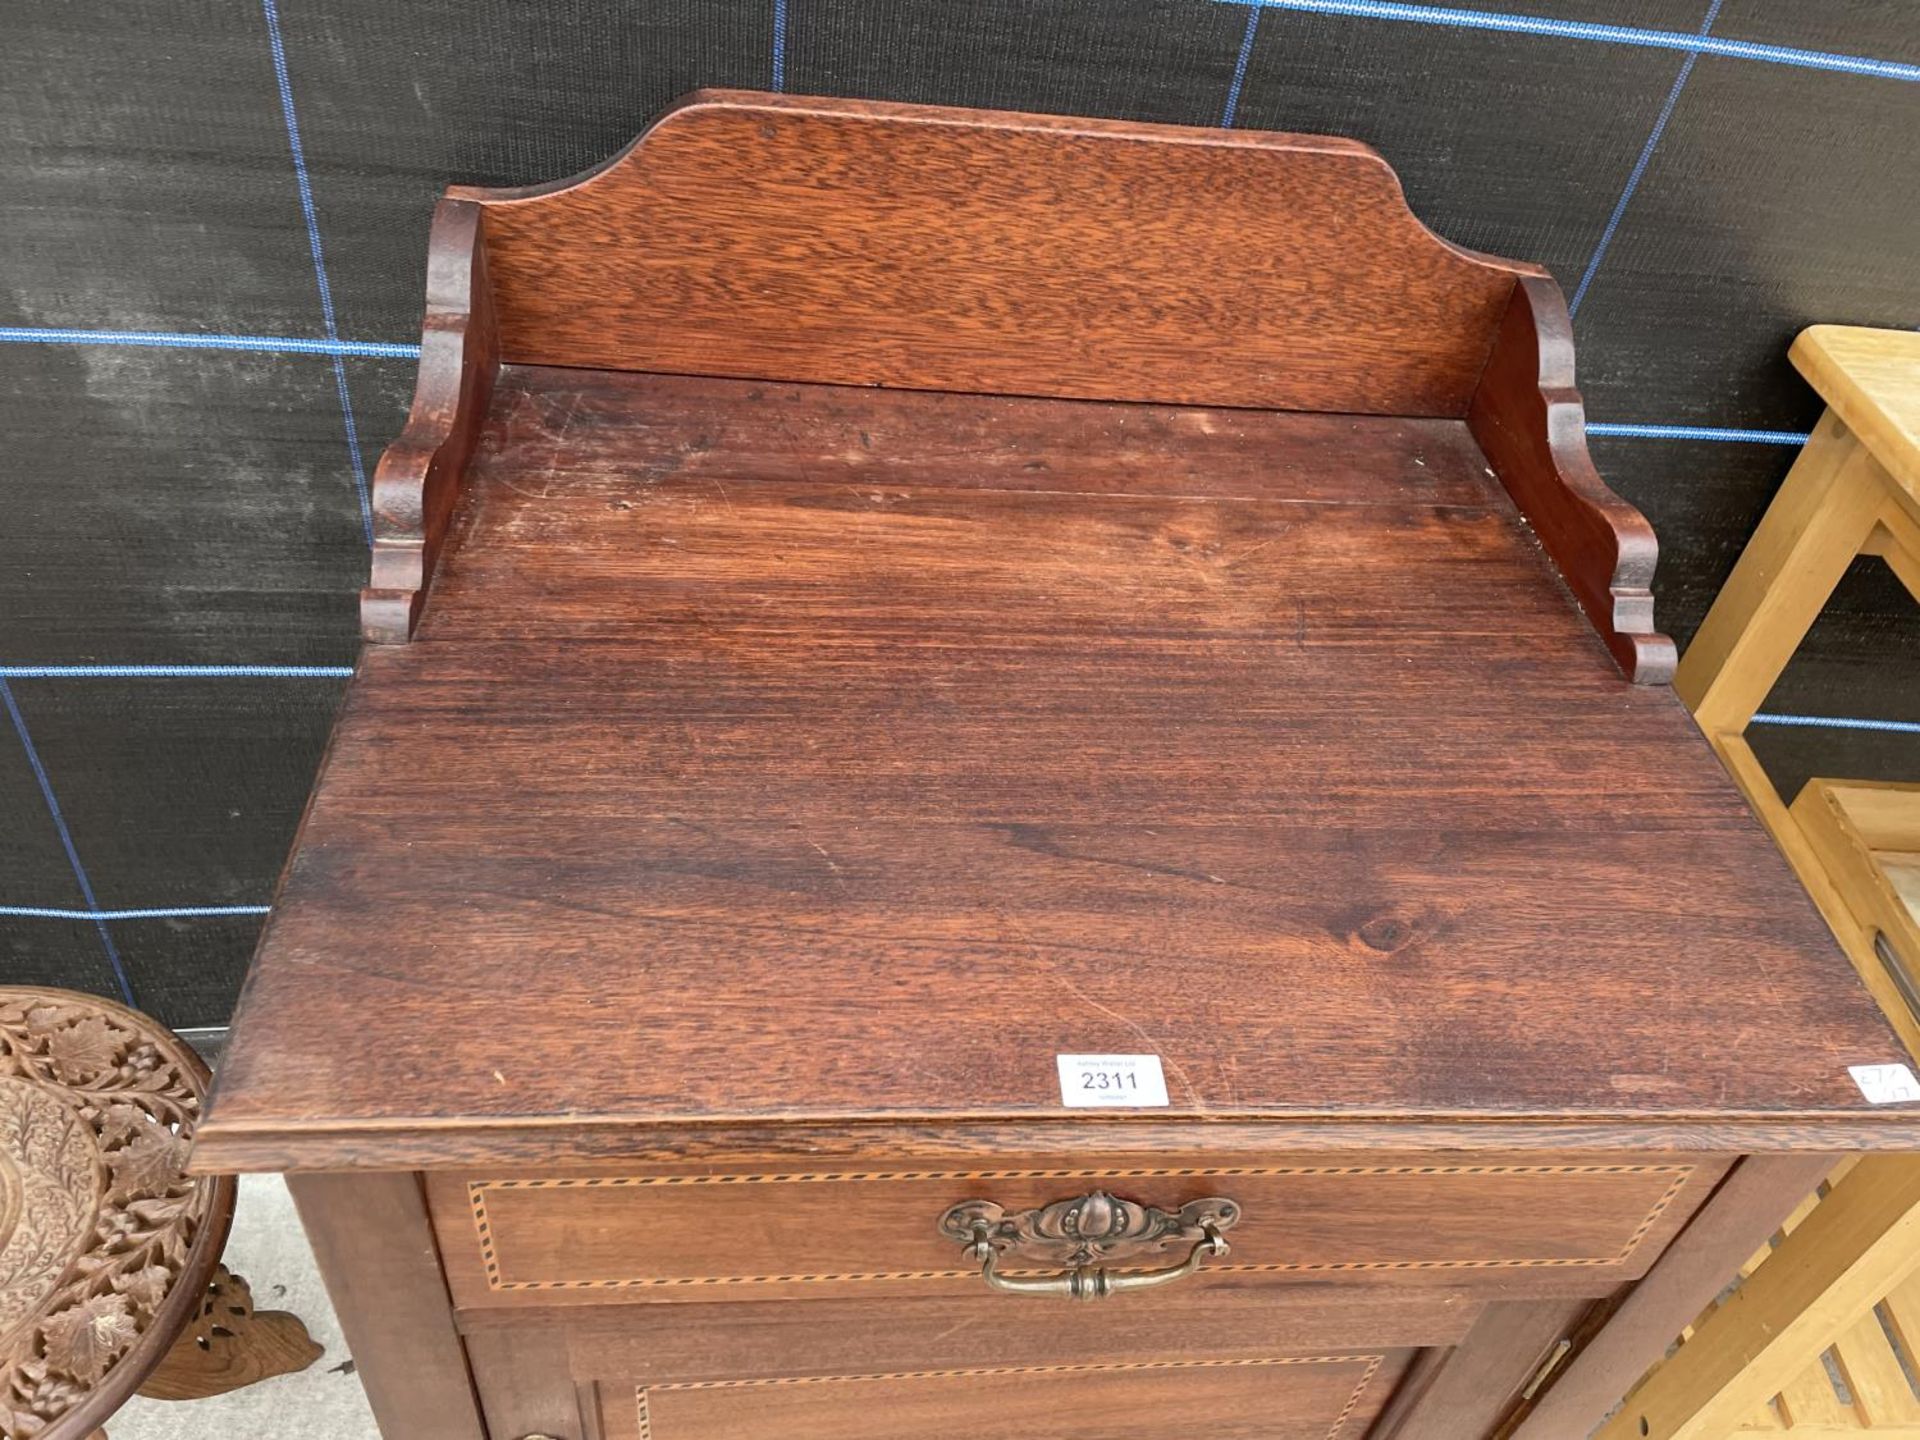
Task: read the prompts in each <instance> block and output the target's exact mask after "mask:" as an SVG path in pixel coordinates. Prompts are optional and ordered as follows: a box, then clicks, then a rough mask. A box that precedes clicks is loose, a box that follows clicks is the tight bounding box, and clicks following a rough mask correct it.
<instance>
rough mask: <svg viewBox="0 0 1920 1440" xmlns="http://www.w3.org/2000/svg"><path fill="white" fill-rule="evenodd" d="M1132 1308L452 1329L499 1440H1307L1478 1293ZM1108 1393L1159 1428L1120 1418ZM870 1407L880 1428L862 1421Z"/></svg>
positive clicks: (1290, 1296)
mask: <svg viewBox="0 0 1920 1440" xmlns="http://www.w3.org/2000/svg"><path fill="white" fill-rule="evenodd" d="M1138 1300H1139V1302H1140V1303H1137V1304H1136V1303H1128V1304H1124V1305H1122V1304H1112V1305H1100V1306H1069V1305H1057V1304H1032V1303H1028V1302H1024V1301H1021V1300H1015V1299H1009V1298H1008V1297H1004V1296H997V1295H990V1294H987V1293H985V1292H984V1291H983V1292H981V1293H979V1294H968V1295H965V1296H956V1297H953V1298H950V1299H936V1298H920V1299H890V1298H870V1299H853V1300H848V1299H836V1300H813V1301H807V1302H802V1303H795V1302H794V1301H791V1300H743V1301H736V1302H733V1303H729V1304H720V1305H692V1306H689V1305H648V1304H629V1305H606V1306H598V1307H593V1308H588V1309H580V1308H574V1309H561V1310H527V1309H517V1310H507V1309H484V1310H466V1311H462V1312H461V1322H462V1328H463V1331H464V1336H463V1338H464V1340H465V1343H466V1347H467V1353H468V1356H469V1359H470V1362H471V1366H472V1373H473V1378H474V1382H475V1384H476V1385H477V1387H478V1389H479V1392H480V1395H481V1397H482V1400H483V1402H484V1404H485V1406H486V1411H487V1416H488V1421H489V1424H490V1425H491V1427H492V1429H491V1433H493V1434H495V1435H499V1436H508V1437H512V1436H521V1435H528V1434H537V1435H550V1436H555V1437H561V1440H587V1437H591V1440H606V1437H608V1436H619V1435H628V1436H630V1435H633V1434H635V1433H647V1432H648V1431H651V1433H653V1434H655V1435H659V1436H664V1437H672V1436H676V1435H696V1436H700V1435H714V1434H725V1435H728V1436H731V1437H736V1440H753V1437H756V1436H761V1435H765V1436H767V1437H769V1440H771V1437H779V1440H787V1437H788V1436H790V1435H794V1434H799V1435H807V1434H814V1433H824V1434H830V1435H834V1436H836V1437H844V1436H860V1435H868V1434H875V1435H888V1436H890V1437H895V1440H897V1437H901V1436H908V1435H912V1436H914V1437H915V1440H919V1437H920V1436H921V1435H923V1434H935V1435H940V1434H949V1433H952V1434H963V1435H969V1436H971V1435H997V1434H1003V1433H1009V1434H1010V1433H1012V1432H1013V1430H1014V1429H1015V1428H1019V1429H1021V1431H1022V1434H1023V1440H1043V1437H1047V1436H1054V1435H1063V1436H1080V1435H1088V1436H1090V1437H1091V1436H1098V1437H1100V1440H1109V1437H1111V1436H1113V1435H1117V1434H1122V1433H1124V1434H1127V1435H1144V1436H1151V1435H1153V1434H1156V1433H1158V1434H1164V1435H1166V1436H1169V1437H1171V1436H1176V1435H1189V1434H1196V1433H1200V1434H1215V1433H1217V1434H1228V1435H1231V1434H1239V1433H1258V1434H1262V1435H1270V1434H1274V1433H1280V1434H1293V1433H1296V1432H1295V1431H1294V1430H1291V1429H1284V1428H1283V1429H1280V1430H1278V1431H1275V1430H1273V1429H1271V1428H1269V1429H1267V1430H1255V1431H1251V1432H1249V1431H1246V1430H1244V1428H1242V1427H1244V1425H1245V1423H1246V1419H1247V1416H1248V1414H1250V1413H1251V1414H1256V1415H1258V1414H1263V1413H1264V1414H1268V1416H1269V1423H1271V1416H1272V1415H1273V1414H1280V1415H1283V1416H1285V1417H1286V1418H1287V1423H1288V1424H1292V1423H1294V1422H1296V1421H1297V1422H1298V1423H1299V1424H1302V1425H1306V1426H1307V1427H1308V1428H1307V1429H1306V1431H1305V1432H1304V1433H1306V1434H1310V1435H1312V1436H1313V1437H1314V1440H1326V1437H1327V1436H1328V1435H1330V1434H1332V1433H1333V1431H1334V1426H1335V1422H1336V1421H1338V1420H1339V1418H1340V1416H1342V1415H1346V1416H1347V1417H1348V1423H1350V1424H1352V1427H1353V1428H1352V1430H1351V1435H1352V1437H1353V1440H1358V1437H1359V1436H1360V1435H1361V1434H1364V1422H1365V1421H1366V1420H1367V1419H1369V1418H1370V1417H1371V1416H1372V1414H1373V1413H1374V1411H1375V1410H1376V1409H1377V1408H1378V1406H1379V1405H1380V1404H1381V1403H1382V1402H1383V1401H1384V1399H1385V1397H1386V1396H1387V1395H1389V1394H1390V1393H1391V1392H1392V1389H1393V1386H1394V1383H1395V1380H1396V1377H1397V1376H1398V1374H1399V1372H1400V1367H1401V1365H1402V1363H1403V1358H1404V1356H1405V1355H1406V1354H1407V1353H1409V1352H1412V1351H1414V1350H1416V1349H1418V1348H1421V1347H1427V1346H1450V1345H1455V1344H1458V1343H1459V1342H1460V1341H1462V1340H1463V1339H1464V1338H1465V1337H1466V1336H1467V1334H1468V1331H1469V1329H1470V1328H1471V1327H1472V1326H1473V1325H1474V1323H1475V1322H1476V1321H1477V1320H1478V1319H1479V1318H1480V1317H1481V1316H1482V1315H1483V1314H1484V1307H1483V1306H1482V1305H1481V1304H1480V1303H1479V1302H1478V1301H1476V1300H1475V1299H1474V1298H1473V1297H1471V1296H1468V1295H1465V1294H1463V1293H1461V1292H1459V1291H1455V1290H1448V1289H1443V1288H1440V1287H1437V1286H1431V1285H1428V1286H1397V1287H1396V1286H1374V1287H1366V1286H1361V1287H1355V1286H1345V1285H1339V1284H1336V1283H1331V1282H1329V1283H1323V1284H1301V1285H1295V1286H1292V1287H1289V1288H1288V1289H1287V1290H1285V1291H1278V1292H1276V1291H1258V1290H1236V1291H1224V1292H1221V1291H1215V1292H1206V1291H1182V1290H1178V1289H1169V1290H1166V1291H1164V1292H1161V1293H1158V1294H1154V1295H1150V1296H1147V1295H1143V1296H1140V1297H1138ZM1545 1303H1547V1304H1550V1305H1551V1304H1559V1303H1564V1302H1555V1301H1548V1302H1545ZM583 1402H584V1410H585V1414H584V1415H583V1414H582V1408H583ZM1114 1405H1122V1406H1126V1407H1128V1408H1129V1409H1131V1410H1138V1411H1139V1412H1140V1413H1141V1414H1143V1415H1150V1416H1152V1417H1154V1419H1155V1425H1156V1426H1158V1428H1157V1429H1154V1428H1142V1427H1141V1426H1122V1425H1117V1424H1114V1423H1113V1418H1112V1417H1113V1410H1112V1408H1111V1407H1113V1406H1114ZM874 1406H879V1407H881V1412H882V1418H883V1419H885V1420H886V1421H887V1422H888V1423H889V1424H890V1425H891V1426H892V1427H894V1428H879V1429H875V1428H873V1426H874V1420H873V1418H872V1417H871V1416H870V1415H869V1414H868V1413H867V1411H868V1410H869V1409H870V1407H874ZM1052 1406H1060V1407H1066V1408H1062V1409H1060V1410H1058V1411H1055V1410H1052V1409H1050V1408H1046V1407H1052ZM1349 1406H1351V1407H1352V1408H1351V1409H1349V1408H1348V1407H1349ZM1036 1412H1037V1413H1039V1414H1040V1415H1042V1416H1044V1420H1045V1423H1044V1424H1042V1423H1037V1422H1036V1421H1035V1419H1034V1416H1035V1414H1036ZM643 1416H644V1417H645V1418H644V1419H643V1418H642V1417H643ZM903 1416H904V1417H906V1418H905V1420H904V1421H903V1419H902V1417H903ZM1356 1417H1358V1418H1356ZM1162 1420H1165V1422H1166V1423H1164V1424H1162V1423H1160V1422H1161V1421H1162ZM1202 1422H1205V1423H1204V1424H1202ZM1196 1426H1198V1427H1199V1428H1197V1429H1196V1428H1195V1427H1196Z"/></svg>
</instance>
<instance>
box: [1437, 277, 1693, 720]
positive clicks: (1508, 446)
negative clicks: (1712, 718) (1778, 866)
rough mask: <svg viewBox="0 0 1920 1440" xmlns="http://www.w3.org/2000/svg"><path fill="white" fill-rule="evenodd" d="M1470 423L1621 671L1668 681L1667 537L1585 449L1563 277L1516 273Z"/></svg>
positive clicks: (1639, 679) (1638, 680)
mask: <svg viewBox="0 0 1920 1440" xmlns="http://www.w3.org/2000/svg"><path fill="white" fill-rule="evenodd" d="M1467 423H1468V425H1469V426H1471V427H1472V430H1473V434H1474V438H1475V439H1476V440H1478V441H1479V442H1480V448H1481V450H1482V451H1483V452H1485V454H1486V457H1487V460H1488V463H1490V464H1491V465H1492V466H1493V469H1494V473H1495V474H1496V475H1498V476H1499V477H1500V483H1501V484H1502V485H1504V486H1506V488H1507V493H1508V494H1509V495H1511V496H1512V497H1513V502H1514V504H1515V505H1517V506H1519V507H1520V513H1521V514H1522V515H1523V516H1524V517H1525V518H1526V521H1527V523H1528V525H1530V526H1531V527H1532V529H1533V533H1534V534H1535V535H1536V536H1537V537H1538V538H1539V541H1540V544H1541V545H1542V546H1543V547H1544V548H1545V549H1546V552H1547V554H1548V556H1549V557H1550V558H1551V559H1552V560H1553V563H1554V565H1555V566H1556V567H1557V568H1558V569H1559V571H1560V574H1561V576H1562V577H1563V578H1564V579H1565V580H1566V582H1567V587H1568V588H1569V589H1570V590H1572V591H1573V594H1574V598H1575V599H1576V600H1578V601H1579V602H1580V607H1581V608H1582V609H1583V610H1585V611H1586V612H1587V618H1588V619H1590V620H1591V621H1592V622H1593V627H1594V629H1596V630H1598V631H1599V632H1600V638H1601V639H1602V640H1604V641H1605V642H1606V645H1607V649H1608V650H1610V651H1611V652H1612V653H1613V658H1614V660H1615V661H1616V662H1617V663H1618V664H1619V666H1620V669H1621V670H1622V672H1624V673H1625V675H1626V677H1627V678H1628V679H1629V680H1631V681H1633V683H1634V684H1636V685H1664V684H1666V683H1667V682H1668V681H1669V680H1671V679H1672V678H1673V668H1674V663H1675V659H1676V656H1675V652H1674V646H1673V641H1672V640H1670V639H1668V638H1667V637H1666V636H1665V635H1662V634H1660V633H1659V632H1658V631H1657V630H1655V629H1654V628H1653V592H1652V589H1651V586H1652V583H1653V570H1654V563H1655V561H1657V560H1658V558H1659V554H1660V546H1659V542H1658V541H1656V540H1655V539H1654V534H1653V526H1651V525H1650V524H1648V523H1647V518H1646V517H1645V516H1644V515H1642V514H1641V513H1640V512H1639V511H1638V510H1636V509H1634V508H1633V506H1631V505H1629V504H1628V503H1627V502H1626V501H1624V500H1622V499H1621V498H1620V497H1619V496H1618V495H1616V494H1614V493H1613V491H1612V490H1610V489H1608V488H1607V483H1606V481H1604V480H1602V479H1601V478H1600V473H1599V471H1597V470H1595V469H1594V468H1593V460H1592V459H1591V457H1589V456H1588V454H1587V434H1586V423H1587V422H1586V411H1585V408H1584V407H1583V406H1582V405H1581V403H1580V392H1579V391H1578V390H1576V389H1574V388H1573V325H1572V322H1571V321H1570V320H1569V319H1568V318H1567V306H1566V301H1565V300H1564V299H1563V298H1562V297H1561V294H1560V287H1559V286H1558V285H1556V284H1554V283H1553V281H1551V280H1549V279H1546V278H1544V277H1539V276H1529V275H1523V276H1521V277H1519V279H1518V280H1517V281H1516V283H1515V285H1514V287H1513V296H1512V298H1511V299H1510V300H1509V301H1508V303H1507V313H1506V316H1505V318H1504V319H1503V320H1502V321H1501V324H1500V331H1499V335H1498V337H1497V338H1496V339H1495V341H1494V345H1493V354H1492V356H1491V357H1490V358H1489V359H1488V361H1487V369H1486V373H1485V374H1484V375H1482V376H1481V377H1480V384H1479V388H1478V389H1476V390H1475V391H1474V395H1473V400H1472V402H1471V403H1470V404H1469V406H1468V408H1467Z"/></svg>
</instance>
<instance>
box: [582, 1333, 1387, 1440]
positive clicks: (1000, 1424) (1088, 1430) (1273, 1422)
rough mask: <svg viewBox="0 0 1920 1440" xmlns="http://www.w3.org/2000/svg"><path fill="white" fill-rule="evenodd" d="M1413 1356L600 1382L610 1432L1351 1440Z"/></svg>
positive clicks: (688, 1439) (685, 1436) (927, 1438)
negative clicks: (1196, 1434)
mask: <svg viewBox="0 0 1920 1440" xmlns="http://www.w3.org/2000/svg"><path fill="white" fill-rule="evenodd" d="M1408 1358H1409V1357H1408V1355H1407V1352H1405V1351H1389V1352H1378V1351H1376V1352H1374V1353H1371V1354H1367V1353H1359V1354H1340V1355H1319V1354H1315V1355H1275V1356H1270V1357H1265V1358H1262V1359H1258V1360H1252V1361H1239V1360H1236V1361H1231V1362H1214V1361H1210V1360H1207V1359H1205V1358H1180V1359H1171V1358H1170V1359H1167V1360H1162V1361H1157V1362H1150V1363H1146V1364H1138V1365H1135V1364H1093V1365H1086V1366H1049V1365H1044V1364H1042V1365H1020V1366H1009V1367H1005V1368H1000V1369H993V1370H963V1371H939V1370H926V1369H918V1370H914V1371H908V1372H902V1373H898V1374H871V1373H862V1374H858V1375H849V1376H820V1377H817V1378H810V1379H807V1380H803V1381H796V1382H789V1381H778V1380H774V1381H759V1380H743V1381H722V1382H716V1383H710V1384H691V1385H672V1384H667V1385H655V1386H645V1387H639V1386H626V1387H624V1389H625V1393H624V1394H622V1393H621V1387H619V1385H618V1382H617V1381H608V1382H603V1383H602V1384H601V1386H600V1387H599V1388H600V1391H601V1403H602V1407H603V1410H604V1413H605V1415H606V1427H607V1440H742V1437H747V1436H751V1437H754V1440H761V1437H767V1440H771V1437H775V1436H778V1437H781V1440H899V1437H900V1436H902V1435H912V1436H915V1437H918V1440H1028V1437H1031V1436H1034V1435H1044V1436H1047V1437H1048V1440H1107V1437H1110V1436H1113V1435H1116V1434H1122V1433H1126V1434H1141V1435H1171V1434H1183V1433H1188V1427H1190V1426H1191V1427H1195V1428H1198V1429H1200V1430H1202V1431H1204V1433H1205V1434H1207V1435H1209V1436H1214V1437H1218V1440H1354V1437H1356V1436H1359V1435H1364V1434H1366V1432H1367V1427H1368V1426H1369V1425H1370V1424H1371V1423H1372V1420H1373V1418H1374V1416H1376V1415H1377V1414H1378V1413H1379V1411H1380V1408H1381V1407H1382V1406H1383V1405H1384V1404H1385V1402H1386V1398H1387V1396H1388V1395H1389V1394H1390V1393H1391V1391H1392V1388H1393V1384H1394V1381H1395V1380H1396V1379H1397V1378H1398V1376H1399V1375H1400V1373H1401V1372H1402V1371H1403V1370H1404V1369H1405V1367H1406V1364H1407V1360H1408Z"/></svg>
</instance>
